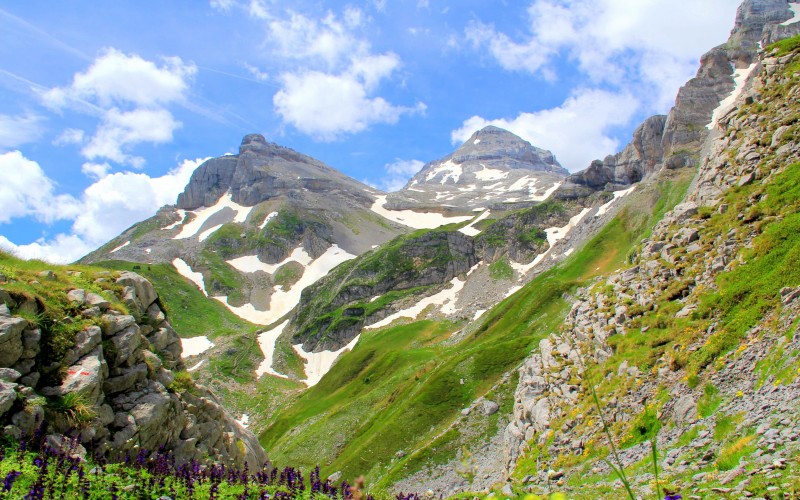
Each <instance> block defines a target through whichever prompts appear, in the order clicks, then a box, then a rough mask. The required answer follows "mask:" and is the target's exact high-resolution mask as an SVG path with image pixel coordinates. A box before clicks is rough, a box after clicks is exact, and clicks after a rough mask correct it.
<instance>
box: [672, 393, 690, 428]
mask: <svg viewBox="0 0 800 500" xmlns="http://www.w3.org/2000/svg"><path fill="white" fill-rule="evenodd" d="M695 409H696V404H695V401H694V399H693V398H692V397H691V396H690V395H688V394H686V395H683V396H681V397H680V398H678V400H677V401H676V402H675V405H674V406H673V407H672V420H674V421H675V423H678V424H680V423H683V422H687V421H689V420H691V419H692V418H694V415H695Z"/></svg>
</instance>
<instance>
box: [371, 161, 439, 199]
mask: <svg viewBox="0 0 800 500" xmlns="http://www.w3.org/2000/svg"><path fill="white" fill-rule="evenodd" d="M423 166H425V164H424V163H423V162H421V161H419V160H401V159H397V160H396V161H394V162H392V163H388V164H386V165H384V167H383V168H384V170H385V171H386V174H387V175H386V176H384V177H383V178H382V179H380V180H379V181H377V182H368V184H369V185H370V186H372V187H375V188H378V189H381V190H383V191H386V192H392V191H397V190H399V189H402V187H403V186H405V185H406V183H407V182H408V180H409V179H410V178H411V177H413V176H414V174H416V173H417V172H419V171H420V170H422V167H423Z"/></svg>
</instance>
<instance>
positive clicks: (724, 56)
mask: <svg viewBox="0 0 800 500" xmlns="http://www.w3.org/2000/svg"><path fill="white" fill-rule="evenodd" d="M792 17H793V11H792V10H791V9H790V7H789V2H787V1H786V0H746V1H745V2H743V3H742V5H741V6H740V7H739V9H738V11H737V14H736V23H735V26H734V28H733V30H732V31H731V35H730V37H729V39H728V41H727V42H726V43H725V44H723V45H720V46H719V47H715V48H713V49H711V50H710V51H708V52H707V53H706V54H704V55H703V56H702V57H701V59H700V69H699V70H698V71H697V75H696V76H695V77H694V78H692V79H691V80H689V81H688V82H687V83H686V84H685V85H684V86H683V87H681V89H680V90H679V91H678V95H677V97H676V99H675V105H674V106H673V107H672V109H671V110H670V112H669V114H668V115H667V116H666V117H664V116H653V117H650V118H648V119H647V120H646V121H645V122H644V123H643V124H642V125H641V126H640V127H639V128H638V129H636V131H635V132H634V136H633V139H632V141H631V142H630V143H629V144H628V145H627V146H626V147H625V149H623V151H622V152H620V153H617V154H615V155H609V156H607V157H606V158H605V159H604V160H602V161H601V160H595V161H593V162H592V163H591V165H589V167H588V168H587V169H586V170H583V171H581V172H578V173H575V174H573V175H570V176H569V177H567V179H566V181H565V183H564V185H563V186H562V187H561V188H559V190H558V191H557V192H556V193H555V195H554V196H556V197H558V198H574V197H581V196H585V195H587V194H589V193H591V192H593V191H599V190H617V189H624V188H625V187H627V186H629V185H631V184H633V183H635V182H638V181H640V180H641V179H643V178H645V177H648V176H650V175H652V174H653V173H654V172H657V171H659V170H660V169H662V168H669V169H674V168H682V167H696V166H697V162H698V160H699V158H700V148H701V146H702V144H703V141H704V140H705V139H706V137H707V136H708V135H709V133H710V130H712V129H713V128H714V124H713V123H712V115H713V113H714V111H715V110H716V109H717V108H718V107H719V106H720V103H721V102H722V101H723V99H725V98H726V97H728V96H729V95H731V94H732V92H734V91H735V81H734V74H735V72H737V71H738V72H745V71H747V69H748V68H750V66H751V65H752V64H754V62H755V61H756V60H757V58H758V57H757V53H758V50H759V47H761V46H766V45H767V44H769V43H771V42H772V41H775V40H779V39H781V38H786V37H787V36H792V35H795V34H797V33H800V23H793V24H789V25H787V26H784V25H782V23H783V22H785V21H787V20H789V19H791V18H792Z"/></svg>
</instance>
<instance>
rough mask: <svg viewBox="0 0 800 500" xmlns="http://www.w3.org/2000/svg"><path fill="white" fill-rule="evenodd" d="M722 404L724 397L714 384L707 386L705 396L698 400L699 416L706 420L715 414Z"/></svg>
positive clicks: (704, 388)
mask: <svg viewBox="0 0 800 500" xmlns="http://www.w3.org/2000/svg"><path fill="white" fill-rule="evenodd" d="M721 404H722V396H720V394H719V389H717V388H716V387H715V386H714V385H713V384H706V385H705V386H704V387H703V395H702V396H700V399H698V400H697V415H698V416H699V417H700V418H706V417H709V416H711V415H713V414H714V412H715V411H717V408H719V406H720V405H721Z"/></svg>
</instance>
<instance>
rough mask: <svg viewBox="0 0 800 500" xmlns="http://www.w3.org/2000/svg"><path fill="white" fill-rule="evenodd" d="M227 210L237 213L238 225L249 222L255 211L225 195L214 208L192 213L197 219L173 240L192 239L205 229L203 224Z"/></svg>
mask: <svg viewBox="0 0 800 500" xmlns="http://www.w3.org/2000/svg"><path fill="white" fill-rule="evenodd" d="M225 208H230V209H232V210H234V211H235V212H236V215H235V216H234V217H233V222H237V223H242V222H244V221H245V220H247V216H248V214H250V211H251V210H252V209H253V207H244V206H242V205H239V204H238V203H236V202H234V201H233V198H232V197H231V194H230V193H225V194H224V195H223V196H221V197H220V199H219V201H217V203H216V205H214V206H213V207H206V208H200V209H198V210H194V211H192V212H190V213H193V214H195V216H196V217H195V219H194V220H193V221H192V222H190V223H188V224H186V225H184V226H183V228H182V229H181V232H180V233H178V234H177V235H175V236H174V237H173V238H172V239H173V240H182V239H186V238H191V237H192V236H194V235H196V234H197V232H198V231H200V228H201V227H203V224H205V222H206V221H207V220H208V219H210V218H211V217H212V216H213V215H215V214H217V213H218V212H219V211H220V210H223V209H225Z"/></svg>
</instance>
